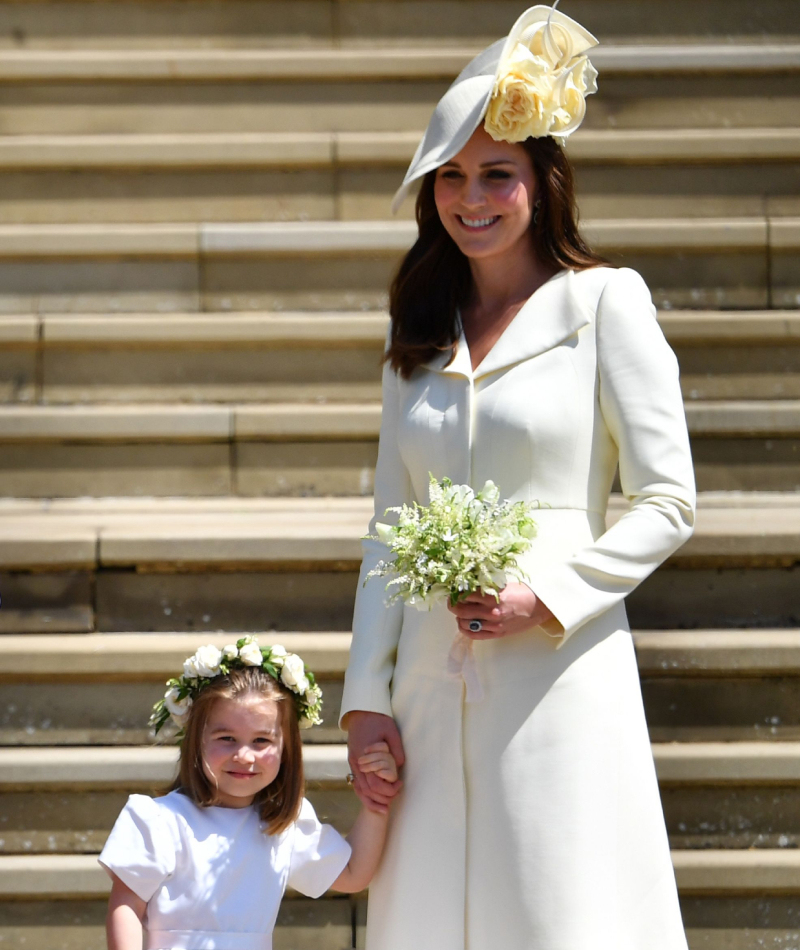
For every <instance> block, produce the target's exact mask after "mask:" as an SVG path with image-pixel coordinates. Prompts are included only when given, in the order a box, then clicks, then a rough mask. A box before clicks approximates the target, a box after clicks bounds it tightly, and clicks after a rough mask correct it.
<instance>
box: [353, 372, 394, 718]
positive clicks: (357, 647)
mask: <svg viewBox="0 0 800 950" xmlns="http://www.w3.org/2000/svg"><path fill="white" fill-rule="evenodd" d="M399 418H400V393H399V384H398V379H397V376H396V374H395V373H394V371H393V370H392V369H391V368H390V367H389V365H388V364H387V365H385V366H384V369H383V410H382V415H381V432H380V444H379V446H378V462H377V465H376V467H375V513H374V515H373V518H372V521H370V525H369V534H371V535H374V534H375V523H376V521H384V522H387V523H391V522H392V520H393V519H396V517H397V516H396V515H393V514H390V515H386V514H385V512H386V509H387V508H389V507H392V506H394V505H402V504H410V502H411V500H412V498H411V494H412V493H411V479H410V477H409V475H408V470H407V469H406V466H405V463H404V462H403V459H402V457H401V455H400V449H399V447H398V444H397V434H398V426H399ZM362 550H363V560H362V562H361V573H360V575H359V578H358V589H357V590H356V603H355V612H354V616H353V641H352V645H351V647H350V660H349V663H348V667H347V674H346V676H345V681H344V693H343V696H342V706H341V717H344V716H345V715H346V714H347V713H348V712H351V711H352V710H355V709H363V710H365V711H367V712H378V713H383V714H384V715H386V716H391V715H392V704H391V699H390V686H391V682H392V675H393V674H394V663H395V654H396V650H397V641H398V640H399V639H400V629H401V626H402V622H403V604H402V601H396V602H395V603H394V604H392V605H391V606H389V605H388V604H387V593H386V581H387V578H385V577H372V578H370V579H369V580H368V581H366V583H365V578H366V576H367V574H368V573H369V572H370V571H371V570H372V569H373V567H375V566H376V564H377V563H378V562H379V561H381V560H385V559H387V558H389V557H390V553H389V549H388V548H387V547H386V545H384V544H382V543H381V542H380V541H368V540H365V541H364V542H363V543H362ZM340 721H341V720H340Z"/></svg>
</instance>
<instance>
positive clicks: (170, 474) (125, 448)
mask: <svg viewBox="0 0 800 950" xmlns="http://www.w3.org/2000/svg"><path fill="white" fill-rule="evenodd" d="M231 487H232V486H231V471H230V460H229V451H228V446H227V445H226V444H214V443H206V444H199V445H193V444H191V443H186V444H168V443H157V442H149V443H147V442H141V443H139V444H127V445H126V444H102V443H100V444H97V443H95V444H75V443H72V444H70V443H47V442H43V443H41V444H38V445H37V444H27V445H25V444H7V445H5V446H4V448H3V460H2V466H1V467H0V493H1V494H3V495H10V496H22V497H25V496H27V497H33V498H48V497H63V496H75V495H77V496H82V495H226V494H229V493H230V491H231Z"/></svg>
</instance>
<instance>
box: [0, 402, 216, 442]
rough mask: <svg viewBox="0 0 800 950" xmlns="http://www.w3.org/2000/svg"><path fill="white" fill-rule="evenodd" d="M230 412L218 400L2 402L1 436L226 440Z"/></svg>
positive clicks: (16, 438) (13, 438) (14, 439)
mask: <svg viewBox="0 0 800 950" xmlns="http://www.w3.org/2000/svg"><path fill="white" fill-rule="evenodd" d="M233 432H234V426H233V414H232V412H231V410H230V409H227V408H225V407H223V406H214V405H205V406H163V405H162V406H146V405H144V406H137V405H135V404H128V405H124V406H79V405H76V406H63V407H51V406H5V407H0V440H2V441H4V442H22V441H24V442H38V441H53V442H72V441H77V440H80V441H92V442H95V441H105V440H110V441H115V442H135V441H156V440H165V441H170V442H172V441H182V440H187V441H198V442H200V441H202V442H220V441H228V439H229V438H230V437H231V435H232V434H233Z"/></svg>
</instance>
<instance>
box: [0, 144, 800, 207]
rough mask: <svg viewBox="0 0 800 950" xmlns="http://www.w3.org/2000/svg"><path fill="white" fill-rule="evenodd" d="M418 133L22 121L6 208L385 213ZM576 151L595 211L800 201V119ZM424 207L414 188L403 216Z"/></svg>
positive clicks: (4, 194)
mask: <svg viewBox="0 0 800 950" xmlns="http://www.w3.org/2000/svg"><path fill="white" fill-rule="evenodd" d="M420 134H421V132H420V131H419V130H418V131H415V132H399V133H398V132H395V133H391V132H383V133H369V132H365V133H353V132H350V133H347V132H318V133H311V132H308V133H294V134H292V133H238V132H230V133H206V134H197V133H195V134H184V135H181V134H160V135H158V134H155V135H10V136H6V137H5V139H4V140H0V168H2V169H3V175H2V180H1V181H0V216H2V219H3V221H4V222H6V223H9V224H34V223H40V224H47V223H79V222H82V221H85V222H93V223H99V222H101V221H106V222H110V223H113V222H116V223H133V222H140V223H146V222H178V221H205V222H210V221H236V220H252V219H253V218H257V219H265V220H305V219H311V220H334V219H340V220H363V219H385V218H388V217H389V216H390V214H389V207H390V204H391V198H392V195H393V193H394V191H395V190H396V188H397V186H398V183H399V182H400V181H401V180H402V176H403V173H404V170H405V165H406V164H407V163H408V161H409V160H410V158H411V156H412V155H413V153H414V150H415V148H416V144H417V141H418V139H419V136H420ZM569 155H570V157H571V159H572V160H573V162H574V163H575V165H576V170H577V184H578V203H579V207H580V210H581V213H582V215H583V216H584V217H589V218H591V217H610V218H615V217H616V218H628V217H630V218H637V217H639V218H647V217H660V216H670V215H680V214H686V215H690V216H695V217H696V216H700V215H704V216H710V217H719V216H721V215H731V216H747V215H758V214H760V213H762V212H763V211H764V210H766V211H767V213H768V214H770V215H776V216H785V215H797V214H798V213H800V202H798V200H797V192H798V182H799V181H800V132H798V130H797V129H792V128H772V129H770V128H767V129H762V128H747V129H715V130H713V131H709V130H707V129H670V130H663V129H634V130H631V129H587V130H581V131H580V132H578V133H577V134H576V135H575V136H574V138H572V139H571V140H570V144H569ZM413 215H414V202H413V201H407V202H406V203H405V204H404V206H403V208H402V210H401V217H403V218H406V219H410V218H413Z"/></svg>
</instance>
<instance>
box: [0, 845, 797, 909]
mask: <svg viewBox="0 0 800 950" xmlns="http://www.w3.org/2000/svg"><path fill="white" fill-rule="evenodd" d="M672 860H673V864H674V866H675V872H676V876H677V879H678V888H679V890H680V891H681V892H682V893H685V894H692V893H709V892H716V893H726V892H738V893H750V894H753V893H755V894H758V893H762V894H763V893H767V894H769V893H781V892H788V893H797V892H798V891H800V855H798V852H797V851H792V850H783V851H781V850H767V849H764V850H753V851H712V850H708V851H673V852H672ZM108 888H109V884H108V877H107V875H106V874H105V873H104V871H103V870H102V869H101V868H100V867H99V865H98V864H97V860H96V858H95V857H94V856H93V855H30V856H27V855H3V856H2V857H0V893H4V894H5V895H7V896H8V897H12V896H13V897H16V898H19V897H23V896H31V897H33V896H40V897H46V896H51V895H52V896H58V897H60V898H62V899H64V898H67V897H68V896H69V895H75V896H80V897H82V898H84V899H85V898H89V897H94V896H98V897H99V896H101V895H104V894H106V893H107V892H108Z"/></svg>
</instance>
